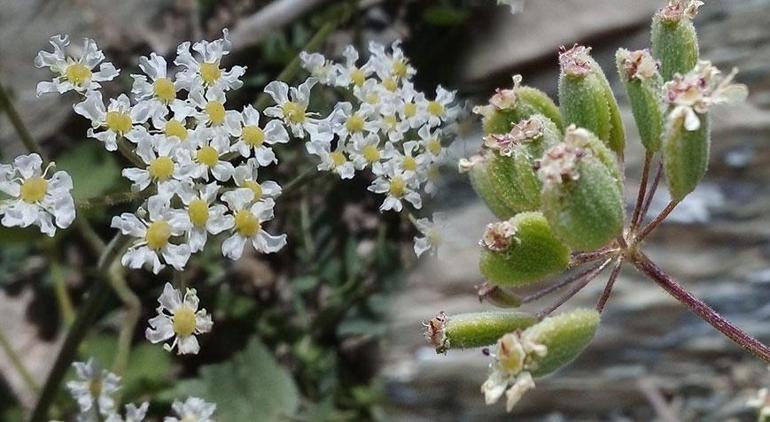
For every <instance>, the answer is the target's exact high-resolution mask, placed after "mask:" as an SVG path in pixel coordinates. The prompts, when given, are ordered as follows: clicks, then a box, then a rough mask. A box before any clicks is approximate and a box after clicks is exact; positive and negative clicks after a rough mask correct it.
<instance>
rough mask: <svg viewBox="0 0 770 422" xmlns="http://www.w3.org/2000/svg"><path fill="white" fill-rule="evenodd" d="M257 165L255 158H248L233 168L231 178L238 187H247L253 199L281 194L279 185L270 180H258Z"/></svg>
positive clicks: (257, 199) (275, 196)
mask: <svg viewBox="0 0 770 422" xmlns="http://www.w3.org/2000/svg"><path fill="white" fill-rule="evenodd" d="M259 166H260V164H259V163H258V162H257V159H256V158H249V159H248V160H246V162H245V163H243V164H241V165H240V166H238V167H236V168H235V174H234V175H233V180H235V185H236V186H238V187H239V188H249V189H251V191H252V192H253V193H254V200H255V201H259V200H260V199H264V198H273V199H275V198H277V197H278V196H280V195H281V186H280V185H278V183H276V182H274V181H272V180H264V181H261V182H260V181H259V178H258V174H259Z"/></svg>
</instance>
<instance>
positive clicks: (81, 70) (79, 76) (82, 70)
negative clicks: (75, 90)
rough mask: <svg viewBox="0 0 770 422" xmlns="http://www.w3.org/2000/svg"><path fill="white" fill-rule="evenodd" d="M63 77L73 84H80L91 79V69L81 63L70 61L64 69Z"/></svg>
mask: <svg viewBox="0 0 770 422" xmlns="http://www.w3.org/2000/svg"><path fill="white" fill-rule="evenodd" d="M64 77H65V78H67V80H68V81H70V82H72V84H73V85H77V86H81V85H83V84H85V83H86V82H88V81H90V80H91V69H89V68H88V67H87V66H86V65H84V64H82V63H72V64H70V65H69V66H67V69H66V70H65V71H64Z"/></svg>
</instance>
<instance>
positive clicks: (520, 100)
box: [473, 75, 562, 135]
mask: <svg viewBox="0 0 770 422" xmlns="http://www.w3.org/2000/svg"><path fill="white" fill-rule="evenodd" d="M520 84H521V75H515V76H514V77H513V88H511V89H498V90H497V92H496V93H495V95H493V96H492V98H490V99H489V104H488V105H485V106H478V107H476V108H474V109H473V111H474V113H477V114H480V115H482V127H483V129H484V134H485V135H489V134H502V133H508V132H509V131H510V130H511V129H512V128H513V126H514V125H515V124H516V123H518V122H519V121H521V120H524V119H527V118H529V117H531V116H533V115H535V114H541V115H544V116H545V117H547V118H548V119H550V120H551V121H552V122H554V124H555V125H556V126H557V128H558V129H559V131H561V129H562V123H561V114H560V113H559V108H558V107H557V106H556V104H555V103H554V102H553V100H551V98H550V97H548V95H547V94H546V93H544V92H543V91H540V90H539V89H536V88H532V87H528V86H521V85H520Z"/></svg>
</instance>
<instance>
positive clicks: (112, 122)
mask: <svg viewBox="0 0 770 422" xmlns="http://www.w3.org/2000/svg"><path fill="white" fill-rule="evenodd" d="M74 108H75V113H77V114H79V115H81V116H83V117H85V118H86V119H88V120H90V121H91V127H90V128H89V129H88V132H87V133H86V134H87V135H88V137H89V138H94V139H97V140H99V141H100V142H102V143H104V147H105V148H106V149H107V151H115V150H117V149H118V144H117V140H118V138H120V137H126V139H129V140H131V141H132V142H134V143H136V142H138V141H139V139H140V138H141V136H142V133H143V132H144V128H141V129H140V128H139V127H135V126H134V125H135V124H141V123H144V122H145V121H146V120H147V118H148V117H149V116H148V114H147V110H140V109H137V108H132V107H131V102H130V101H129V99H128V97H127V96H126V95H125V94H120V96H119V97H118V98H111V99H110V105H109V106H107V108H105V107H104V101H103V100H102V94H101V92H99V91H90V92H88V93H87V94H86V99H85V101H82V102H80V103H78V104H76V105H75V107H74ZM97 130H99V131H98V132H97Z"/></svg>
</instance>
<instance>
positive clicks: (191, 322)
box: [172, 305, 196, 337]
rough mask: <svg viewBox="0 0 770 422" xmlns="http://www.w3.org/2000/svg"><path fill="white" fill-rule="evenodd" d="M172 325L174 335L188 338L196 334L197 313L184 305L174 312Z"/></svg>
mask: <svg viewBox="0 0 770 422" xmlns="http://www.w3.org/2000/svg"><path fill="white" fill-rule="evenodd" d="M172 325H173V327H174V333H175V334H176V335H178V336H179V337H187V336H189V335H192V333H194V332H195V328H196V323H195V311H193V310H192V308H191V307H189V306H187V305H182V306H180V307H179V308H177V309H176V310H175V311H174V317H173V322H172Z"/></svg>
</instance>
